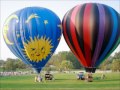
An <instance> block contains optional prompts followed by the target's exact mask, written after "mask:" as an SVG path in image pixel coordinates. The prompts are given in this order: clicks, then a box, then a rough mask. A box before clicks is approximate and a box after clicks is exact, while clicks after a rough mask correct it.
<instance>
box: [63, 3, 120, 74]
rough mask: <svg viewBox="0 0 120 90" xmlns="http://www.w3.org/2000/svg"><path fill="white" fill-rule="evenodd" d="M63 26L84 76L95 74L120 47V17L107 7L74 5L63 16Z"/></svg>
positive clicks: (67, 40)
mask: <svg viewBox="0 0 120 90" xmlns="http://www.w3.org/2000/svg"><path fill="white" fill-rule="evenodd" d="M62 25H63V30H64V31H63V35H64V38H65V40H66V42H67V44H68V46H69V47H70V49H71V50H72V52H73V53H74V54H75V56H76V57H77V58H78V60H79V61H80V62H81V64H82V65H83V66H84V67H85V69H86V71H87V72H95V70H96V67H98V66H99V65H100V63H102V62H103V61H104V60H105V59H106V58H107V57H108V56H109V55H110V54H111V53H112V52H113V51H114V50H115V49H116V48H117V46H118V45H119V44H120V14H119V13H117V12H116V11H115V10H114V9H113V8H111V7H109V6H107V5H103V4H98V3H86V4H83V5H77V6H75V7H74V8H72V9H71V10H69V11H68V12H67V13H66V14H65V16H64V18H63V21H62Z"/></svg>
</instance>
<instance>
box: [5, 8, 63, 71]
mask: <svg viewBox="0 0 120 90" xmlns="http://www.w3.org/2000/svg"><path fill="white" fill-rule="evenodd" d="M61 27H62V26H61V21H60V19H59V17H58V16H57V15H56V14H55V13H54V12H52V11H51V10H49V9H46V8H42V7H27V8H24V9H21V10H18V11H16V12H14V13H12V14H11V15H10V16H9V17H8V18H7V20H6V21H5V24H4V27H3V37H4V40H5V42H6V44H7V46H8V47H9V49H10V50H11V51H12V53H13V54H14V55H15V56H17V57H18V58H20V59H21V60H22V61H23V62H25V63H26V64H28V65H30V66H32V67H33V68H34V69H35V70H36V71H37V73H40V71H41V70H42V68H43V67H44V66H45V64H46V63H47V62H48V60H49V58H50V57H51V56H52V55H53V53H54V51H55V49H56V48H57V46H58V44H59V41H60V38H61V34H62V28H61Z"/></svg>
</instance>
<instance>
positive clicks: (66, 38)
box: [62, 12, 79, 59]
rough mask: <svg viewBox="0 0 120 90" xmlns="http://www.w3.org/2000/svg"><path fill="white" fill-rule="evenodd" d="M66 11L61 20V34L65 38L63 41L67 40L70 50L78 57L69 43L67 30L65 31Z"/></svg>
mask: <svg viewBox="0 0 120 90" xmlns="http://www.w3.org/2000/svg"><path fill="white" fill-rule="evenodd" d="M67 15H68V12H67V13H66V14H65V16H64V19H63V21H62V26H63V36H64V38H65V41H66V42H67V44H68V46H69V47H70V49H71V50H72V52H73V53H74V54H75V55H76V57H77V58H78V59H79V57H78V55H77V53H76V52H75V51H74V48H73V47H72V45H71V43H70V42H69V39H68V36H67V32H66V25H65V24H66V18H67Z"/></svg>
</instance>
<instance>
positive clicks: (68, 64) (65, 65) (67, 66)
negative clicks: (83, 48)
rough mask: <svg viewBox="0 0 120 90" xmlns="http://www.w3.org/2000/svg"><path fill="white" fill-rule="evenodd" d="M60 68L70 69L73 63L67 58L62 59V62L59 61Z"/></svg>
mask: <svg viewBox="0 0 120 90" xmlns="http://www.w3.org/2000/svg"><path fill="white" fill-rule="evenodd" d="M61 68H62V69H63V70H68V71H69V70H70V69H72V68H73V65H72V62H70V61H67V60H63V61H62V63H61Z"/></svg>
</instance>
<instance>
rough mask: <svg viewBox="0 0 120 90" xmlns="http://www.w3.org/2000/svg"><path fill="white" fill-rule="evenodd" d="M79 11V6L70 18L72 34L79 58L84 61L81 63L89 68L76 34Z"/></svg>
mask: <svg viewBox="0 0 120 90" xmlns="http://www.w3.org/2000/svg"><path fill="white" fill-rule="evenodd" d="M78 10H79V6H76V7H75V8H74V9H73V11H72V13H71V17H70V33H71V37H72V42H73V45H74V46H75V48H76V52H77V53H78V56H79V57H80V58H81V59H82V61H81V62H83V64H84V65H85V66H87V64H86V61H85V58H84V56H83V54H82V51H81V49H80V47H79V44H78V41H77V36H76V32H75V31H76V29H75V16H76V14H77V11H78Z"/></svg>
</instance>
